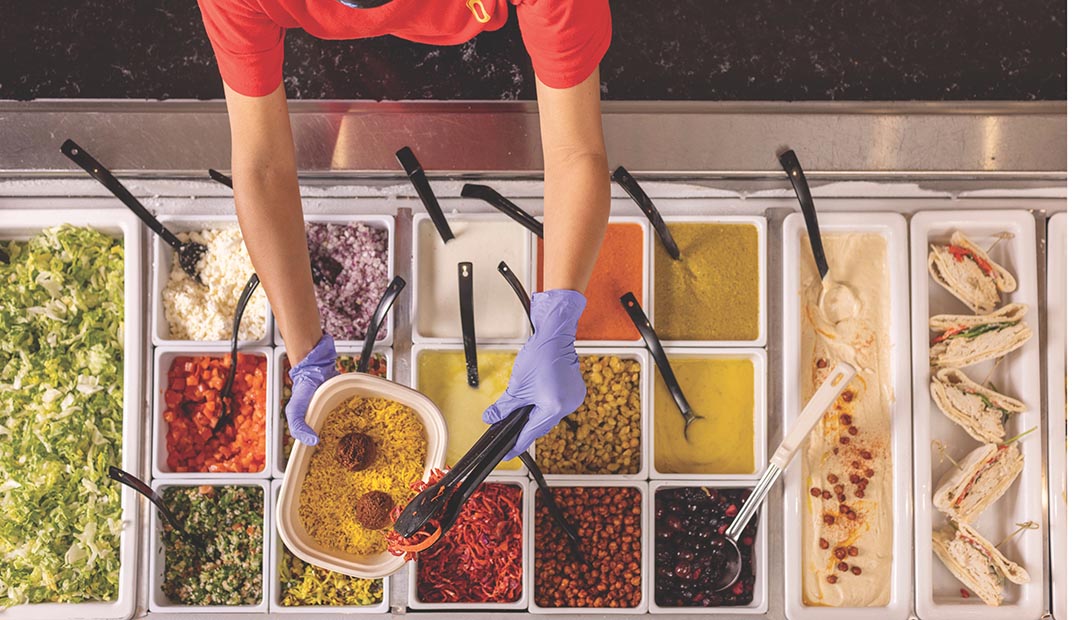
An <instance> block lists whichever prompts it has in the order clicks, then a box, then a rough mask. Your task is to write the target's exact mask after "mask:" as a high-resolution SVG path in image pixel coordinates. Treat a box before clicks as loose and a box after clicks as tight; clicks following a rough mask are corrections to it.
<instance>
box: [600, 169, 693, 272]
mask: <svg viewBox="0 0 1076 620" xmlns="http://www.w3.org/2000/svg"><path fill="white" fill-rule="evenodd" d="M613 180H614V181H616V182H617V184H618V185H620V187H622V188H624V191H625V192H627V193H628V195H629V196H631V199H632V200H634V201H635V204H637V205H639V208H640V209H642V211H643V214H644V215H646V217H647V219H649V220H650V224H651V225H652V226H653V227H654V230H655V231H657V233H658V239H661V245H663V246H665V251H666V252H668V253H669V256H671V257H673V259H674V260H680V247H679V246H678V245H676V241H675V240H674V239H673V236H672V233H671V232H670V231H669V227H668V226H667V225H666V224H665V220H664V219H662V217H661V213H660V212H658V208H657V206H655V205H654V201H653V200H651V199H650V196H648V195H647V194H646V192H645V191H643V188H642V187H641V186H640V185H639V182H638V181H636V180H635V177H633V176H632V175H631V173H630V172H628V171H627V169H626V168H624V166H620V167H618V168H617V169H616V170H615V171H613Z"/></svg>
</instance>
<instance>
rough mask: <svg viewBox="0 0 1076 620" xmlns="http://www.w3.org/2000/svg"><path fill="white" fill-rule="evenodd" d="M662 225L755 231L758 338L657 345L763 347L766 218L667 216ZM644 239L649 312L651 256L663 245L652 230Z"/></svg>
mask: <svg viewBox="0 0 1076 620" xmlns="http://www.w3.org/2000/svg"><path fill="white" fill-rule="evenodd" d="M662 219H664V220H665V223H666V224H688V223H689V224H751V225H752V226H754V227H755V229H756V230H757V231H758V338H755V339H754V340H662V341H661V344H662V345H664V346H666V347H764V346H766V327H767V310H766V305H767V304H766V301H767V297H766V293H767V286H766V285H767V276H766V261H767V256H768V255H767V253H766V236H767V229H766V218H764V217H758V216H748V215H716V216H706V215H670V216H666V217H664V218H662ZM647 232H648V234H647V237H649V239H650V269H649V272H650V273H649V275H650V284H649V289H648V295H649V307H650V310H651V312H655V311H656V304H655V303H654V287H655V282H654V274H653V271H654V264H655V260H654V259H655V255H656V254H657V253H659V252H664V251H665V246H663V245H661V243H655V241H654V234H655V233H654V232H653V229H648V231H647ZM648 316H649V317H650V320H651V322H654V328H655V329H657V330H658V332H659V333H660V331H661V327H660V326H659V325H658V324H657V323H656V322H655V319H656V317H654V316H653V315H652V314H651V315H648Z"/></svg>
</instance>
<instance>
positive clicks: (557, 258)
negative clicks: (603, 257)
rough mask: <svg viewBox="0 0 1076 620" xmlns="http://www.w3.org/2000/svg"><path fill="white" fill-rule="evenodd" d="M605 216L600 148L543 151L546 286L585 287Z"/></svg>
mask: <svg viewBox="0 0 1076 620" xmlns="http://www.w3.org/2000/svg"><path fill="white" fill-rule="evenodd" d="M608 220H609V168H608V163H607V160H606V158H605V154H604V153H601V154H600V155H597V154H581V155H575V156H567V157H559V158H558V157H553V158H551V157H550V156H549V155H547V156H546V166H545V224H544V225H545V239H544V243H545V252H544V264H543V270H544V274H545V275H544V280H545V287H546V288H547V289H571V290H576V291H579V292H583V291H584V290H585V289H586V287H587V282H588V281H589V280H590V274H591V272H592V271H593V270H594V263H595V261H597V259H598V251H599V250H600V249H601V244H602V238H603V237H604V236H605V227H606V224H607V222H608Z"/></svg>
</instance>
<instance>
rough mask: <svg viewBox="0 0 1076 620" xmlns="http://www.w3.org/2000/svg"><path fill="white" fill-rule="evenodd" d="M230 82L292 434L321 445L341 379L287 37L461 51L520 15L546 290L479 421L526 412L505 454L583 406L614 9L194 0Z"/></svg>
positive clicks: (471, 1)
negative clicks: (320, 410)
mask: <svg viewBox="0 0 1076 620" xmlns="http://www.w3.org/2000/svg"><path fill="white" fill-rule="evenodd" d="M198 4H199V7H200V8H201V11H202V19H203V21H204V23H205V28H206V32H207V33H208V35H209V39H210V42H211V43H212V45H213V50H214V53H215V54H216V57H217V65H218V67H219V68H220V73H221V77H222V78H223V81H224V94H225V99H226V101H227V106H228V117H229V122H230V125H231V138H232V175H233V182H234V186H235V204H236V211H237V213H238V216H239V224H240V227H241V228H242V230H243V237H244V239H245V242H246V246H247V250H248V251H249V253H250V257H251V260H252V261H253V263H254V268H255V270H256V271H257V273H258V275H259V277H260V278H261V281H262V285H263V286H264V287H265V292H266V294H267V295H268V297H269V301H270V304H271V305H272V308H273V313H274V316H275V317H276V320H277V322H278V323H279V325H280V331H281V334H282V335H283V336H284V342H285V345H286V347H287V351H288V357H289V359H290V361H291V363H292V371H291V376H292V380H293V392H292V398H291V401H290V403H289V405H288V410H287V412H286V413H287V418H288V426H289V428H290V429H291V432H292V434H293V435H294V436H295V437H296V439H298V440H299V441H301V442H303V443H306V444H308V445H313V444H315V443H317V436H316V435H315V434H314V432H313V431H312V430H311V429H310V428H309V426H307V424H306V421H305V414H306V408H307V406H308V404H309V402H310V398H311V396H312V395H313V393H314V391H315V390H316V389H317V387H318V386H319V385H321V383H322V382H323V381H325V380H326V379H328V378H329V377H331V376H332V375H333V374H335V358H336V351H335V347H334V345H333V342H332V339H331V338H330V337H329V336H328V335H327V334H324V333H323V332H322V329H321V318H320V316H319V314H318V308H317V304H316V301H315V298H314V283H313V279H312V276H311V273H310V257H309V254H308V252H307V246H306V235H305V232H304V226H303V213H302V206H301V203H300V199H299V183H298V177H297V172H296V165H295V149H294V144H293V141H292V134H291V126H290V123H289V119H288V105H287V99H286V97H285V93H284V87H283V63H284V36H285V33H286V32H287V30H288V29H290V28H302V29H303V30H305V31H307V32H308V33H310V34H312V35H314V36H315V37H318V38H322V39H360V38H368V37H378V36H385V35H393V36H397V37H400V38H403V39H407V40H409V41H415V42H418V43H426V44H431V45H457V44H460V43H463V42H465V41H468V40H470V39H471V38H473V37H474V36H476V35H477V34H478V33H480V32H483V31H489V30H497V29H498V28H501V27H502V26H503V25H504V24H505V21H506V20H507V18H508V11H509V10H510V9H509V5H515V10H516V12H517V15H518V18H519V27H520V30H521V32H522V34H523V42H524V45H525V46H526V48H527V51H528V53H529V54H530V57H531V62H532V63H533V65H534V73H535V77H536V81H537V93H538V110H539V114H540V119H541V123H540V126H541V135H542V153H543V156H544V166H545V208H544V212H545V247H546V251H545V258H544V261H545V263H544V271H545V286H546V289H547V290H546V291H545V292H543V293H535V295H534V297H533V300H532V319H533V323H534V326H535V333H534V335H533V336H532V337H531V339H530V340H529V341H528V342H527V343H526V344H525V345H524V347H523V348H522V350H521V351H520V353H519V355H518V356H517V358H516V365H515V367H514V369H513V372H512V378H511V381H510V382H509V386H508V390H506V392H505V394H504V395H503V396H502V397H501V399H499V400H498V401H497V403H494V404H493V405H491V406H490V408H489V409H488V410H487V411H486V413H485V415H484V416H483V417H484V419H485V420H486V421H487V422H495V421H497V420H499V419H502V418H503V417H505V416H506V415H508V414H509V413H511V411H512V409H514V408H516V407H519V406H522V405H525V404H531V405H534V406H535V408H534V410H533V412H532V413H531V416H530V420H529V422H528V424H527V428H526V429H524V432H523V433H522V434H521V436H520V440H519V443H517V445H516V447H515V449H513V450H512V452H511V453H510V454H509V457H511V456H514V455H517V454H518V453H519V452H521V451H523V450H524V449H526V447H527V446H528V445H530V443H531V442H532V441H534V439H536V438H537V437H539V436H541V435H542V434H544V433H546V432H548V431H549V430H550V429H551V428H552V427H553V426H554V425H555V424H556V423H557V422H559V421H560V420H561V419H562V418H564V417H565V416H567V415H568V414H569V413H571V412H572V411H574V410H575V409H576V408H577V407H578V406H579V405H580V404H582V401H583V397H584V395H585V392H586V389H585V387H584V384H583V380H582V377H581V375H580V373H579V360H578V357H577V356H576V353H575V333H576V324H577V323H578V320H579V316H580V315H581V314H582V311H583V307H584V306H585V304H586V300H585V298H584V297H583V294H582V291H584V290H585V289H586V285H587V281H588V280H589V279H590V274H591V271H592V270H593V268H594V263H595V261H596V260H597V256H598V249H599V247H600V245H601V240H602V238H603V236H604V233H605V227H606V224H607V221H608V219H609V168H608V162H607V159H606V154H605V141H604V137H603V135H602V126H601V114H600V110H599V78H598V64H599V62H600V61H601V58H602V56H603V55H604V54H605V51H606V50H607V49H608V47H609V42H610V39H611V37H612V25H611V19H610V13H609V3H608V0H198Z"/></svg>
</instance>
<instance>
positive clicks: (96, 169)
mask: <svg viewBox="0 0 1076 620" xmlns="http://www.w3.org/2000/svg"><path fill="white" fill-rule="evenodd" d="M60 152H62V153H63V154H64V155H66V156H67V158H68V159H70V160H71V161H73V162H75V163H76V164H78V165H79V167H81V168H82V169H83V170H85V171H86V172H88V173H89V175H90V176H91V177H93V178H94V179H95V180H96V181H97V182H98V183H100V184H101V185H104V186H105V188H106V189H107V190H108V191H110V192H112V195H113V196H115V197H116V198H119V200H120V202H122V203H123V204H124V206H126V207H127V208H128V209H130V210H131V211H132V212H133V213H134V214H135V215H137V216H138V218H139V219H140V220H142V223H144V224H145V225H146V226H148V227H149V229H150V230H152V231H153V232H155V233H157V236H159V237H160V238H161V239H163V240H164V242H165V243H167V244H168V245H170V246H172V249H173V250H175V252H176V255H177V256H179V266H180V267H182V268H183V271H184V272H186V274H187V275H188V276H190V277H191V278H193V279H194V281H195V282H197V283H198V284H201V285H202V286H205V283H204V282H202V276H201V274H200V273H199V270H198V263H199V262H200V261H201V260H202V258H203V257H204V256H205V254H206V252H207V251H208V248H207V247H206V246H205V245H203V244H201V243H196V242H194V241H186V242H184V241H180V240H179V237H177V236H175V234H173V233H172V231H170V230H168V229H167V228H165V227H164V224H161V222H160V220H158V219H157V218H155V217H153V214H152V213H150V212H149V210H148V209H146V207H145V206H143V204H142V203H141V202H139V201H138V199H137V198H135V197H134V195H133V194H131V192H129V191H128V190H127V188H126V187H124V186H123V183H120V181H119V179H117V178H116V177H115V176H114V175H113V174H112V173H111V172H110V171H109V170H108V168H105V167H104V166H102V165H101V163H100V162H98V161H97V160H96V159H94V158H93V156H92V155H90V154H89V153H88V152H87V151H86V149H84V148H82V147H81V146H79V145H78V144H76V143H75V141H74V140H71V139H67V140H64V143H63V144H61V145H60Z"/></svg>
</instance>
